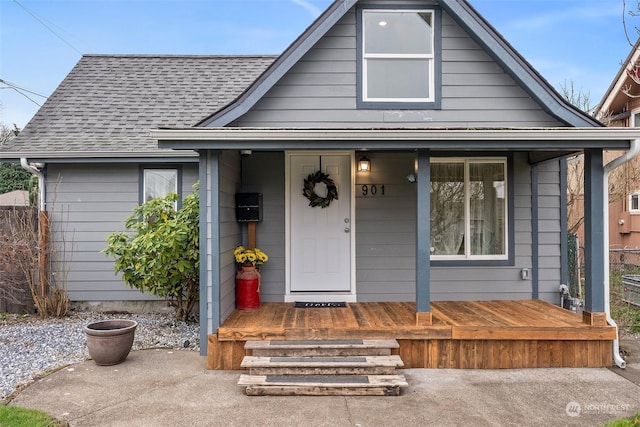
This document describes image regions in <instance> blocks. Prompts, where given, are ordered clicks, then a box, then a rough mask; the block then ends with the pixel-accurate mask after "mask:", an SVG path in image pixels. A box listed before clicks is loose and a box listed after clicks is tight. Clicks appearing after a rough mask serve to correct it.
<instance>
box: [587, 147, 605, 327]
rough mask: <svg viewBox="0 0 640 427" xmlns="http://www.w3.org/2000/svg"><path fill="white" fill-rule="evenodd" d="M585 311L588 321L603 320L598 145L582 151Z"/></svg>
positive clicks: (602, 226) (601, 173) (601, 190)
mask: <svg viewBox="0 0 640 427" xmlns="http://www.w3.org/2000/svg"><path fill="white" fill-rule="evenodd" d="M584 177H585V178H584V187H585V190H584V192H585V198H584V235H585V237H584V241H585V253H584V260H585V313H584V316H583V318H584V320H585V322H586V323H589V324H601V323H602V324H604V323H603V322H605V323H606V319H605V318H604V311H605V308H604V301H605V298H604V276H605V275H604V262H603V260H604V257H605V251H606V250H607V249H608V248H605V247H604V243H605V242H604V230H605V227H608V225H607V224H605V223H604V208H605V206H604V194H605V193H604V191H605V188H604V165H603V158H602V149H597V148H594V149H587V150H585V151H584Z"/></svg>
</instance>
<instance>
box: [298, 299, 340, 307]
mask: <svg viewBox="0 0 640 427" xmlns="http://www.w3.org/2000/svg"><path fill="white" fill-rule="evenodd" d="M346 306H347V303H346V302H300V301H296V303H295V305H294V307H295V308H339V307H346Z"/></svg>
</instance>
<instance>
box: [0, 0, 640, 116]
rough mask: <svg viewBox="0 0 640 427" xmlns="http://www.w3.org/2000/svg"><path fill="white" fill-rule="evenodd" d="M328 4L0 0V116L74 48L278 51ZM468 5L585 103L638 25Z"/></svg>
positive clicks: (587, 10) (54, 72)
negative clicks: (625, 29) (571, 87)
mask: <svg viewBox="0 0 640 427" xmlns="http://www.w3.org/2000/svg"><path fill="white" fill-rule="evenodd" d="M331 2H332V0H0V80H2V81H3V82H5V83H2V82H0V123H2V124H5V125H7V126H10V127H12V126H13V124H15V125H17V126H18V128H23V127H24V126H25V125H26V124H27V122H28V121H29V120H30V119H31V117H33V115H34V114H35V113H36V112H37V110H38V108H39V106H38V105H37V104H40V105H42V104H43V103H44V101H45V99H46V97H47V96H49V95H50V94H51V93H52V92H53V91H54V90H55V88H56V87H57V86H58V85H59V84H60V82H61V81H62V80H63V79H64V77H65V76H66V75H67V74H68V73H69V71H71V69H72V68H73V66H74V65H75V64H76V63H77V62H78V60H79V59H80V57H81V55H82V54H205V55H216V54H237V55H240V54H279V53H281V52H282V51H283V50H284V49H286V48H287V47H288V46H289V44H291V43H292V42H293V41H294V40H295V39H296V37H297V36H299V35H300V34H301V33H302V32H303V31H304V30H305V29H306V28H307V27H308V26H309V25H310V24H311V23H312V22H313V20H315V19H316V18H317V17H318V16H319V15H320V14H321V13H322V11H324V10H325V9H326V8H327V7H328V6H329V5H330V4H331ZM469 2H470V3H471V5H472V6H473V7H474V8H476V9H477V10H478V11H479V12H480V13H481V14H482V15H483V16H484V17H485V18H486V19H487V20H488V21H489V22H490V23H491V24H492V25H493V26H494V27H495V28H496V29H497V30H498V32H500V33H501V34H502V35H503V36H504V37H505V38H506V40H507V41H508V42H509V43H510V44H511V45H512V46H513V47H515V49H516V50H517V51H518V52H520V54H521V55H523V56H524V57H525V58H526V59H527V60H528V61H529V62H530V63H531V64H532V65H533V66H534V68H536V70H538V72H539V73H540V74H542V76H543V77H545V78H546V79H547V81H549V83H551V84H552V85H553V86H554V87H555V88H556V89H558V90H561V87H562V86H565V87H569V86H570V85H571V84H573V87H574V89H575V90H576V91H579V92H582V93H584V94H588V96H589V99H590V101H591V102H590V104H591V106H594V105H595V104H597V103H598V102H599V101H600V100H601V98H602V96H603V95H604V92H605V91H606V89H607V88H608V87H609V85H610V83H611V81H612V80H613V78H614V77H615V75H616V74H617V72H618V70H619V69H620V65H621V63H622V61H624V59H625V58H626V57H627V55H628V54H629V52H630V50H631V46H630V45H629V42H628V41H627V37H626V36H625V31H624V25H623V16H624V19H625V21H626V26H627V28H628V33H629V37H631V38H632V41H633V42H634V41H635V38H636V37H637V34H638V33H637V31H636V30H635V27H640V17H633V16H630V15H629V14H628V13H625V14H623V0H469ZM626 3H627V4H626V6H627V10H628V9H629V8H632V7H636V1H634V0H626ZM16 88H19V90H20V92H21V93H19V92H18V91H17V90H16ZM29 98H30V99H29Z"/></svg>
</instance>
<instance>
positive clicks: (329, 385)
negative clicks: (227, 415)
mask: <svg viewBox="0 0 640 427" xmlns="http://www.w3.org/2000/svg"><path fill="white" fill-rule="evenodd" d="M398 347H399V345H398V342H397V341H396V340H394V339H390V340H389V339H385V340H365V339H349V340H306V341H247V342H246V344H245V350H251V352H252V354H253V356H245V357H244V359H243V360H242V364H241V367H243V368H248V369H249V374H248V375H242V376H241V377H240V380H239V381H238V385H240V386H243V387H245V393H246V394H247V395H249V396H262V395H277V396H284V395H293V396H296V395H299V396H303V395H304V396H328V395H333V396H349V395H354V396H364V395H368V396H397V395H399V394H400V388H401V387H406V386H407V381H406V379H405V377H404V375H396V374H394V372H395V370H396V368H401V367H403V366H404V363H402V359H400V356H397V355H391V350H392V349H395V348H398Z"/></svg>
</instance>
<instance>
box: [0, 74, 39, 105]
mask: <svg viewBox="0 0 640 427" xmlns="http://www.w3.org/2000/svg"><path fill="white" fill-rule="evenodd" d="M0 83H2V84H5V85H7V87H1V88H0V89H13V90H15V91H16V92H18V93H19V94H20V95H22V96H24V97H25V98H27V99H28V100H29V101H31V102H33V103H34V104H36V105H37V106H38V107H42V104H39V103H38V102H36V100H34V99H33V98H31V97H30V96H29V95H27V94H26V93H25V92H27V93H31V94H33V95H37V96H41V97H43V98H46V96H44V95H41V94H39V93H37V92H33V91H31V90H29V89H23V88H21V87H20V86H16V85H14V84H13V83H9V82H7V81H6V80H2V79H0Z"/></svg>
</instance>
